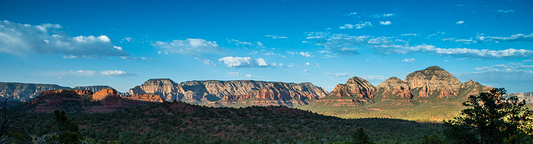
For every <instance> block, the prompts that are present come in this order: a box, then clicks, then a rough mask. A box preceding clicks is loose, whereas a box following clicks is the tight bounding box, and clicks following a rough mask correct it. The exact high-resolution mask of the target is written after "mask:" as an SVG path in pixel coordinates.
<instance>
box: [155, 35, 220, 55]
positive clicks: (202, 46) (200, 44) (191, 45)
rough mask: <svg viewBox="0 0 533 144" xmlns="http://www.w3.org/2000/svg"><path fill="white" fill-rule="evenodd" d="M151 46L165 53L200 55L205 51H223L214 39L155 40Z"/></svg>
mask: <svg viewBox="0 0 533 144" xmlns="http://www.w3.org/2000/svg"><path fill="white" fill-rule="evenodd" d="M151 45H152V46H154V47H156V48H159V49H161V50H162V51H163V52H164V53H165V54H168V53H175V54H184V55H202V54H205V53H223V50H222V48H220V47H219V46H218V44H217V43H216V42H215V41H207V40H204V39H191V38H188V39H186V40H173V41H172V42H162V41H155V42H154V43H152V44H151Z"/></svg>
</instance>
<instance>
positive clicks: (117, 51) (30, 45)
mask: <svg viewBox="0 0 533 144" xmlns="http://www.w3.org/2000/svg"><path fill="white" fill-rule="evenodd" d="M61 29H62V26H61V25H59V24H42V25H35V26H33V25H30V24H20V23H14V22H10V21H7V20H4V21H0V52H4V53H10V54H15V55H25V54H26V53H28V52H34V53H53V54H61V55H63V56H64V57H65V58H102V57H105V56H129V54H128V53H127V52H126V51H125V50H123V49H122V47H119V46H115V45H113V44H112V43H111V39H109V37H107V36H106V35H100V36H76V37H71V36H69V35H68V34H67V33H64V32H62V31H61Z"/></svg>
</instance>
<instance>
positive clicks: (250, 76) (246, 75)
mask: <svg viewBox="0 0 533 144" xmlns="http://www.w3.org/2000/svg"><path fill="white" fill-rule="evenodd" d="M244 76H245V77H248V78H260V77H255V76H252V75H251V74H245V75H244Z"/></svg>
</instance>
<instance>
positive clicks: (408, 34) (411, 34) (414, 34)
mask: <svg viewBox="0 0 533 144" xmlns="http://www.w3.org/2000/svg"><path fill="white" fill-rule="evenodd" d="M419 35H420V34H417V33H405V34H402V36H419Z"/></svg>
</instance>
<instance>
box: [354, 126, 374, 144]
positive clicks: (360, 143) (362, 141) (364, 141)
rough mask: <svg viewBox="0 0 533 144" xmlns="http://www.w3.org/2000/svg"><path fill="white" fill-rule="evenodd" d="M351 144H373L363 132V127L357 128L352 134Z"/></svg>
mask: <svg viewBox="0 0 533 144" xmlns="http://www.w3.org/2000/svg"><path fill="white" fill-rule="evenodd" d="M350 143H351V144H373V142H372V140H371V139H370V136H368V134H366V133H365V131H364V130H363V127H359V128H357V130H355V132H354V133H353V134H352V141H351V142H350Z"/></svg>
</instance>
